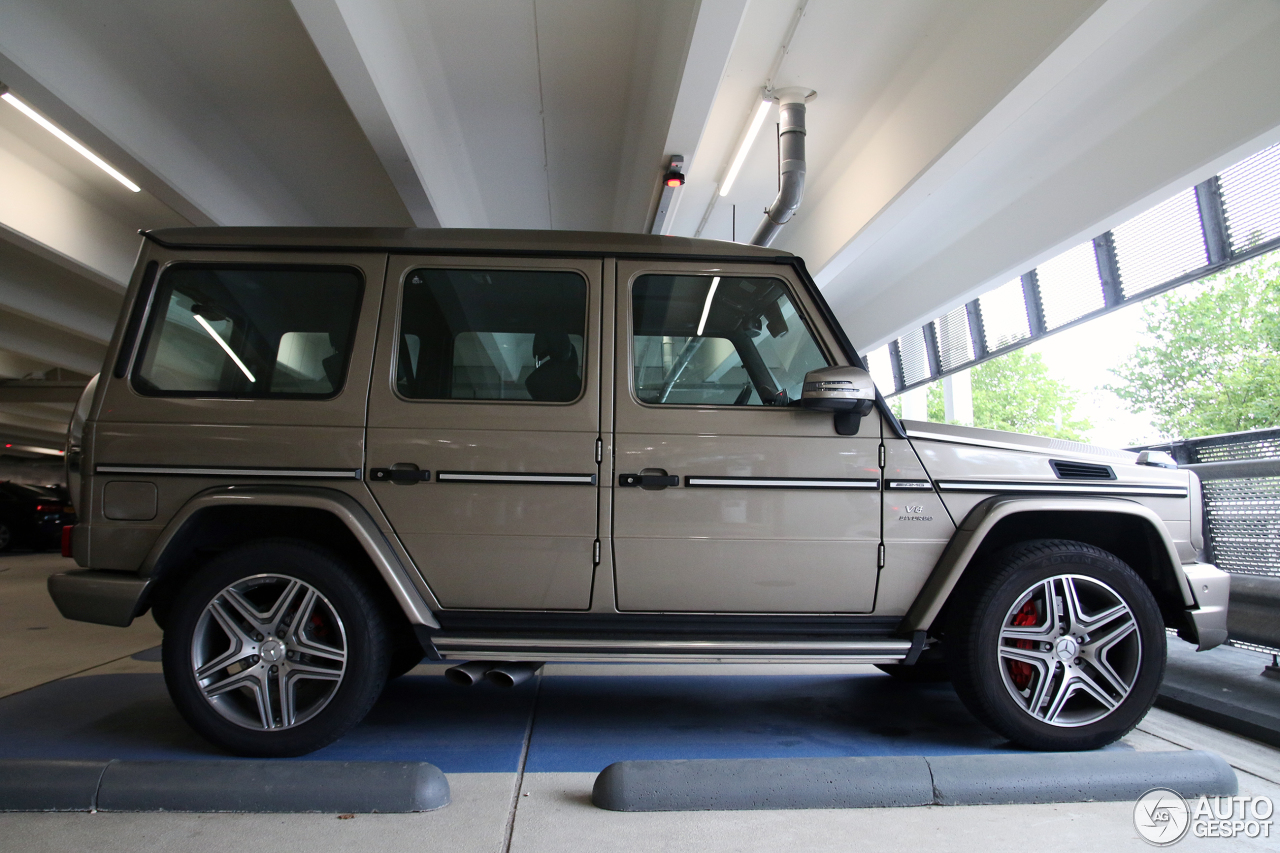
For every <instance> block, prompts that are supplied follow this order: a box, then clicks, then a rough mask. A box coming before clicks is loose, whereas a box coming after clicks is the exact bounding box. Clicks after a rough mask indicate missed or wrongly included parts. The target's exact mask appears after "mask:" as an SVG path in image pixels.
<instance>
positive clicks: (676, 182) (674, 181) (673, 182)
mask: <svg viewBox="0 0 1280 853" xmlns="http://www.w3.org/2000/svg"><path fill="white" fill-rule="evenodd" d="M683 183H684V179H682V178H667V186H669V187H678V186H680V185H681V184H683Z"/></svg>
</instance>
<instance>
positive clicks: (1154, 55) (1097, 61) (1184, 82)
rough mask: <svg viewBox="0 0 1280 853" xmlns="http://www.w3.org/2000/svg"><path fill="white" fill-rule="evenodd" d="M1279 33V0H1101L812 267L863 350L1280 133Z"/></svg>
mask: <svg viewBox="0 0 1280 853" xmlns="http://www.w3.org/2000/svg"><path fill="white" fill-rule="evenodd" d="M1135 7H1136V8H1135ZM1277 41H1280V7H1277V6H1275V5H1274V4H1256V3H1254V4H1240V5H1238V6H1223V5H1221V4H1216V3H1212V2H1210V0H1184V2H1181V3H1179V4H1176V5H1171V4H1149V5H1148V4H1143V3H1138V2H1129V0H1112V2H1111V3H1108V4H1107V5H1106V6H1104V7H1103V8H1102V9H1100V10H1099V11H1098V13H1096V14H1095V15H1094V16H1093V17H1092V18H1090V20H1089V21H1088V22H1086V25H1085V26H1082V27H1081V28H1080V30H1078V31H1077V32H1076V33H1075V34H1073V36H1072V37H1071V38H1069V39H1068V40H1067V41H1065V42H1064V43H1063V45H1062V46H1061V47H1060V48H1059V49H1058V50H1056V51H1055V52H1054V53H1053V54H1051V55H1050V56H1049V57H1048V58H1047V59H1046V60H1045V62H1044V63H1042V64H1041V66H1040V67H1038V68H1037V70H1036V72H1034V73H1033V74H1031V75H1028V77H1027V78H1026V79H1025V80H1024V82H1023V84H1022V85H1020V86H1019V87H1017V88H1016V89H1015V90H1014V91H1013V92H1011V93H1010V95H1009V96H1008V97H1007V98H1006V99H1004V100H1003V101H1002V103H1001V104H1000V105H999V106H998V107H997V108H996V109H994V110H992V111H991V113H990V114H989V116H988V117H987V118H989V119H991V121H990V123H988V122H987V120H986V119H984V122H982V123H980V124H979V126H977V127H975V128H974V130H973V134H974V136H975V138H973V139H970V138H967V137H966V138H962V139H960V140H958V141H957V143H956V144H955V145H954V146H953V147H952V149H951V151H949V152H948V154H947V155H944V156H943V157H942V158H940V159H939V160H938V162H937V163H936V164H935V165H934V167H933V169H936V170H938V172H939V173H940V174H938V175H937V176H935V175H934V174H932V172H933V169H931V170H929V171H928V172H926V173H925V174H924V175H923V176H921V178H920V179H918V180H917V181H916V182H915V184H914V185H912V186H911V187H909V188H908V189H907V190H906V191H905V192H903V193H902V195H900V196H899V198H898V199H897V200H896V201H895V202H894V203H893V204H891V205H889V206H888V207H887V208H886V210H885V211H883V212H882V213H881V214H880V217H879V219H878V220H877V221H875V222H872V223H870V224H869V225H868V226H867V228H866V229H865V230H864V231H863V232H862V233H860V234H858V235H857V236H855V238H854V239H853V240H852V241H850V243H849V244H848V245H847V246H846V247H845V249H844V250H843V251H842V252H841V253H840V256H839V257H838V258H837V259H836V262H835V263H833V264H831V265H829V267H830V268H823V269H821V270H819V272H818V275H817V278H818V279H819V282H820V284H822V285H823V286H824V292H826V294H827V297H828V299H829V300H830V301H831V303H832V306H833V308H834V309H835V311H836V312H837V314H838V315H839V316H840V317H841V319H842V320H843V321H844V322H845V324H846V327H847V330H848V332H849V335H850V338H851V339H852V340H853V341H854V343H855V345H857V346H859V347H860V348H863V349H868V348H874V347H875V346H878V345H879V344H881V343H884V342H885V341H887V340H890V339H891V338H893V337H896V336H897V335H899V334H901V333H902V332H903V331H904V330H906V329H909V328H912V327H914V326H918V325H920V324H922V323H923V322H927V321H928V320H931V319H933V318H934V317H937V316H940V315H941V314H942V313H945V312H946V311H947V310H950V309H952V308H955V307H957V306H959V305H961V304H964V302H966V301H967V300H969V299H971V298H972V297H973V296H975V295H977V294H978V293H981V292H984V291H985V290H987V289H989V288H991V287H994V286H997V285H999V284H1000V283H1002V282H1003V281H1005V280H1007V279H1011V278H1013V277H1015V276H1017V275H1019V274H1020V273H1022V272H1025V271H1026V270H1028V269H1031V268H1032V267H1034V266H1035V265H1036V264H1038V263H1040V262H1042V261H1043V260H1047V259H1048V258H1050V257H1053V256H1055V255H1056V254H1058V253H1059V252H1061V251H1063V250H1065V249H1067V248H1070V247H1071V246H1072V245H1075V244H1076V243H1078V242H1081V241H1084V240H1087V239H1090V238H1092V237H1094V236H1096V235H1097V234H1099V233H1101V232H1103V231H1105V230H1107V229H1108V228H1111V227H1113V226H1114V225H1117V224H1119V223H1121V222H1123V221H1125V220H1126V219H1128V218H1129V217H1130V216H1132V215H1134V214H1136V213H1139V212H1141V211H1142V210H1144V209H1146V208H1148V207H1150V206H1152V205H1154V204H1156V203H1159V202H1160V201H1163V200H1164V199H1166V198H1167V197H1169V196H1172V195H1173V194H1174V193H1176V192H1177V191H1179V190H1181V189H1185V188H1186V187H1189V186H1192V185H1193V184H1195V183H1197V182H1199V181H1200V180H1203V179H1204V178H1207V177H1208V176H1210V175H1212V174H1214V173H1215V172H1216V171H1218V170H1220V169H1221V168H1223V167H1225V166H1228V165H1231V163H1233V162H1235V161H1236V160H1238V159H1241V158H1243V157H1244V156H1247V155H1248V154H1251V153H1254V152H1255V151H1257V150H1259V149H1261V148H1263V147H1265V146H1266V145H1267V144H1270V143H1272V142H1275V141H1277V139H1280V90H1277V89H1276V87H1275V86H1273V85H1271V81H1273V80H1276V79H1280V53H1277V52H1276V51H1274V50H1272V49H1271V48H1270V47H1269V45H1274V44H1275V43H1277ZM952 152H955V153H956V154H957V157H956V158H955V161H956V162H953V161H952V160H951V158H950V154H951V153H952ZM960 155H963V156H960ZM811 215H812V213H811ZM882 222H883V224H881V223H882ZM842 263H844V264H846V265H845V266H843V268H841V264H842ZM906 294H910V298H904V296H905V295H906Z"/></svg>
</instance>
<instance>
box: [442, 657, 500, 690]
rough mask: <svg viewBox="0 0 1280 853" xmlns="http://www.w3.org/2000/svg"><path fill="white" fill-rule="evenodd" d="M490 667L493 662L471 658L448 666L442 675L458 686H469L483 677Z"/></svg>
mask: <svg viewBox="0 0 1280 853" xmlns="http://www.w3.org/2000/svg"><path fill="white" fill-rule="evenodd" d="M492 668H493V664H491V663H486V662H485V661H482V660H473V661H468V662H467V663H461V664H458V665H457V666H451V667H449V668H448V669H446V670H445V671H444V677H445V678H447V679H449V681H450V682H452V683H453V684H456V685H458V686H459V687H470V686H471V685H473V684H475V683H476V682H477V681H479V680H480V679H482V678H484V677H485V675H486V674H487V673H488V672H489V670H491V669H492Z"/></svg>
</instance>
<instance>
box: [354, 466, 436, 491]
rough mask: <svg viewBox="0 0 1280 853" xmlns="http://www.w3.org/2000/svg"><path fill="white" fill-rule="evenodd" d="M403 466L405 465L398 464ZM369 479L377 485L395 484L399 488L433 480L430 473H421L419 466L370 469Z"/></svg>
mask: <svg viewBox="0 0 1280 853" xmlns="http://www.w3.org/2000/svg"><path fill="white" fill-rule="evenodd" d="M396 464H397V465H403V464H404V463H396ZM369 479H370V480H372V481H373V482H375V483H395V484H396V485H398V486H411V485H413V484H414V483H423V482H426V481H427V480H430V479H431V472H430V471H419V470H418V466H416V465H415V466H413V467H412V468H409V467H403V468H370V469H369Z"/></svg>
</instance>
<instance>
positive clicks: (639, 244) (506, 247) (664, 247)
mask: <svg viewBox="0 0 1280 853" xmlns="http://www.w3.org/2000/svg"><path fill="white" fill-rule="evenodd" d="M142 233H143V235H144V236H145V237H147V238H148V239H150V240H154V241H155V242H156V243H159V244H160V245H162V246H166V247H169V248H199V249H249V250H253V249H258V250H274V249H319V250H323V251H346V250H350V251H396V252H443V253H447V254H462V253H466V252H475V253H477V254H494V253H502V254H507V253H519V254H527V253H537V254H560V255H688V256H691V257H714V258H736V257H741V258H743V259H744V260H770V259H775V258H789V257H792V255H791V254H790V253H789V252H783V251H779V250H777V249H766V248H763V247H761V246H748V245H744V244H742V243H730V242H726V241H723V240H695V239H692V238H689V237H665V236H660V235H656V234H615V233H610V232H607V231H525V230H514V229H513V230H500V229H481V228H320V227H315V228H240V227H214V228H164V229H160V230H157V231H144V232H142Z"/></svg>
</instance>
